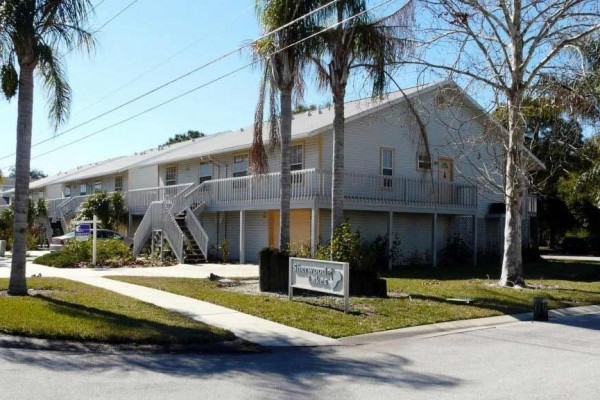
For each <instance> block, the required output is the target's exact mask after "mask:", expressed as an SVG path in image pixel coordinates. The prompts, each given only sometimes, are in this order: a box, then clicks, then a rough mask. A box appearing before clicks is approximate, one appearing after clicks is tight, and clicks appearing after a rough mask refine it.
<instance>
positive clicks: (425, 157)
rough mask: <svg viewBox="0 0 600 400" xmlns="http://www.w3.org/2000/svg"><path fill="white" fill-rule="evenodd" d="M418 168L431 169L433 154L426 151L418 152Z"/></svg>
mask: <svg viewBox="0 0 600 400" xmlns="http://www.w3.org/2000/svg"><path fill="white" fill-rule="evenodd" d="M417 169H418V170H430V169H431V155H429V154H426V153H420V154H417Z"/></svg>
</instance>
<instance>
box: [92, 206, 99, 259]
mask: <svg viewBox="0 0 600 400" xmlns="http://www.w3.org/2000/svg"><path fill="white" fill-rule="evenodd" d="M92 226H93V228H92V229H93V231H92V265H93V266H94V267H95V266H96V239H97V236H98V235H97V233H98V217H96V215H94V218H93V219H92Z"/></svg>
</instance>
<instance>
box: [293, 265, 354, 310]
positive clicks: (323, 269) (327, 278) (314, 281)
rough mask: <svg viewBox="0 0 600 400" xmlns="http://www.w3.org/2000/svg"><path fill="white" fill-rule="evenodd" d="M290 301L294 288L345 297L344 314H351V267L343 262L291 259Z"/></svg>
mask: <svg viewBox="0 0 600 400" xmlns="http://www.w3.org/2000/svg"><path fill="white" fill-rule="evenodd" d="M289 268H290V271H289V272H290V279H289V287H288V290H289V293H288V294H289V299H290V300H293V297H294V288H298V289H304V290H312V291H315V292H321V293H327V294H331V295H334V296H343V297H344V312H345V313H346V314H347V313H348V312H350V265H349V264H348V263H343V262H334V261H320V260H309V259H306V258H295V257H290V265H289Z"/></svg>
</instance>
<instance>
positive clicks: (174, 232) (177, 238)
mask: <svg viewBox="0 0 600 400" xmlns="http://www.w3.org/2000/svg"><path fill="white" fill-rule="evenodd" d="M161 226H162V232H163V234H164V237H165V238H166V239H167V241H168V242H169V245H170V246H171V249H172V250H173V253H175V257H177V260H178V261H179V263H180V264H183V263H184V254H183V245H184V243H185V235H184V234H183V232H182V231H181V228H179V225H177V221H175V217H174V216H173V214H171V212H170V211H169V208H168V207H167V204H166V203H164V202H163V203H162V210H161Z"/></svg>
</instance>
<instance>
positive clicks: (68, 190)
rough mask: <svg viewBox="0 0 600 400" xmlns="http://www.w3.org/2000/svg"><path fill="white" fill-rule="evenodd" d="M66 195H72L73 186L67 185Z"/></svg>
mask: <svg viewBox="0 0 600 400" xmlns="http://www.w3.org/2000/svg"><path fill="white" fill-rule="evenodd" d="M65 197H71V186H65Z"/></svg>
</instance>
